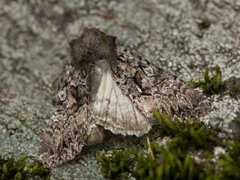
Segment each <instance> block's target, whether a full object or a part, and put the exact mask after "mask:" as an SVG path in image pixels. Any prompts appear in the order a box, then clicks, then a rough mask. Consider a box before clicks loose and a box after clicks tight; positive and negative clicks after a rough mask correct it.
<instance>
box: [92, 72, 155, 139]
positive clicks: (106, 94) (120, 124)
mask: <svg viewBox="0 0 240 180" xmlns="http://www.w3.org/2000/svg"><path fill="white" fill-rule="evenodd" d="M92 106H93V114H94V119H96V121H97V122H96V123H97V124H98V125H101V126H103V127H104V128H105V129H108V130H110V131H112V132H113V133H116V134H122V135H136V136H140V135H142V134H144V133H147V132H148V131H149V130H150V129H151V124H150V122H149V121H148V119H147V118H146V117H144V116H143V115H142V114H141V113H140V112H139V110H138V109H137V108H136V107H135V106H134V104H133V102H131V100H130V99H129V98H128V97H127V96H126V95H124V94H123V92H122V90H121V89H120V88H119V87H118V85H117V84H116V82H115V81H114V80H113V78H112V73H111V69H110V68H109V69H108V70H107V71H106V72H105V73H103V75H102V79H101V83H100V86H99V89H98V91H97V94H96V97H95V100H94V102H93V104H92Z"/></svg>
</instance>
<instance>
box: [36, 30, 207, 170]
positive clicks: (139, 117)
mask: <svg viewBox="0 0 240 180" xmlns="http://www.w3.org/2000/svg"><path fill="white" fill-rule="evenodd" d="M70 47H71V61H70V62H69V64H68V65H66V67H65V73H64V74H63V76H62V78H61V81H60V83H59V87H58V91H57V94H56V98H55V103H54V109H53V113H52V117H51V119H50V121H49V124H48V127H47V128H46V129H45V130H44V131H43V133H42V135H41V145H40V146H41V147H40V159H41V161H42V162H43V164H44V165H45V166H46V167H55V166H58V165H61V164H62V163H64V162H66V161H68V160H72V159H74V157H75V156H76V155H77V154H79V153H80V152H81V150H82V148H83V146H86V145H93V144H96V143H100V142H101V141H102V140H103V130H104V129H107V130H110V131H111V132H113V133H115V134H121V135H124V136H125V135H136V136H141V135H143V134H145V133H147V132H149V130H150V129H151V127H152V122H153V118H152V114H151V111H152V110H153V108H155V109H157V110H158V111H160V112H163V111H164V112H166V113H167V114H168V115H169V116H171V117H179V118H180V119H184V118H190V117H199V116H203V115H205V114H206V113H207V112H208V110H209V108H210V103H209V101H208V100H207V98H206V97H205V96H204V95H203V94H202V93H200V92H199V91H197V90H194V89H192V88H191V87H190V86H189V85H188V84H187V83H185V82H184V81H182V80H181V79H179V78H177V77H175V76H173V75H171V74H170V73H168V72H166V71H164V70H163V69H161V68H159V67H156V66H154V65H153V64H151V63H150V62H148V61H147V60H146V59H144V58H143V57H142V56H140V55H139V54H137V53H133V52H131V51H130V50H129V49H127V48H124V47H122V46H118V45H117V44H116V38H115V37H113V36H110V35H106V34H105V33H103V32H101V31H100V30H98V29H96V28H90V29H86V30H85V31H84V33H83V34H82V36H81V37H79V38H78V39H76V40H73V41H72V42H71V43H70Z"/></svg>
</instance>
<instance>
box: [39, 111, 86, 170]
mask: <svg viewBox="0 0 240 180" xmlns="http://www.w3.org/2000/svg"><path fill="white" fill-rule="evenodd" d="M87 114H88V113H87V107H84V106H83V107H82V109H81V110H79V111H77V112H76V113H75V114H74V115H71V116H67V115H66V114H65V113H57V114H56V115H53V116H52V118H51V124H50V126H49V127H48V128H47V129H45V130H44V132H43V133H42V135H41V143H40V160H41V161H42V162H43V164H44V166H46V167H56V166H58V165H61V164H62V163H64V162H66V161H69V160H72V159H74V157H75V156H76V155H77V154H78V153H79V152H81V150H82V148H83V146H84V145H85V144H86V141H87V137H88V136H89V133H90V132H89V131H90V128H89V123H87V121H86V118H88V117H87Z"/></svg>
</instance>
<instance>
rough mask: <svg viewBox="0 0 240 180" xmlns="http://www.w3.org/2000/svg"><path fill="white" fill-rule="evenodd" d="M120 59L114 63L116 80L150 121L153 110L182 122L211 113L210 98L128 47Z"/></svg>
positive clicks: (122, 51)
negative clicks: (185, 119) (209, 111)
mask: <svg viewBox="0 0 240 180" xmlns="http://www.w3.org/2000/svg"><path fill="white" fill-rule="evenodd" d="M117 56H118V59H117V60H116V61H114V62H112V63H111V67H112V71H113V77H114V79H115V81H116V82H117V84H118V85H119V87H120V88H121V90H122V91H123V92H124V94H126V95H127V96H128V97H129V98H130V99H131V101H132V102H133V103H134V104H135V106H136V107H137V108H138V109H139V110H140V112H142V113H143V114H144V115H145V116H146V117H148V118H151V117H152V110H153V108H156V109H157V110H159V111H160V112H166V113H167V114H168V115H169V116H171V117H179V118H180V119H184V118H190V117H199V116H203V115H204V114H206V112H208V110H209V107H210V103H209V101H208V100H207V98H206V97H205V96H204V95H203V94H202V93H201V92H199V91H197V90H194V89H193V88H192V87H190V86H189V85H188V84H187V83H186V82H184V81H183V80H181V79H179V78H177V77H176V76H174V75H171V74H170V73H168V72H166V71H164V70H163V69H161V68H159V67H157V66H154V65H153V64H151V63H149V62H148V61H147V60H146V59H144V58H142V57H141V56H140V55H138V54H137V53H133V52H131V51H130V50H129V49H126V48H124V47H121V46H120V47H118V48H117Z"/></svg>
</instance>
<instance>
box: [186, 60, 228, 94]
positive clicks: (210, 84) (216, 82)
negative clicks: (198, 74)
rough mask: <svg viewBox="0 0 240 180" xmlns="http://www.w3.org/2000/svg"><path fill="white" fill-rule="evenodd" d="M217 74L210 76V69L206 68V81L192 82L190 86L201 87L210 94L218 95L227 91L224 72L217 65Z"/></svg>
mask: <svg viewBox="0 0 240 180" xmlns="http://www.w3.org/2000/svg"><path fill="white" fill-rule="evenodd" d="M214 70H215V74H213V76H212V77H210V76H209V69H208V68H206V69H205V72H204V81H191V82H190V84H191V85H192V86H193V87H195V88H196V87H199V88H201V89H203V91H204V92H206V93H208V94H211V95H212V94H217V93H220V92H222V91H224V90H225V84H224V82H223V81H222V72H221V69H220V67H219V66H218V65H217V66H216V67H215V68H214Z"/></svg>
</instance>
